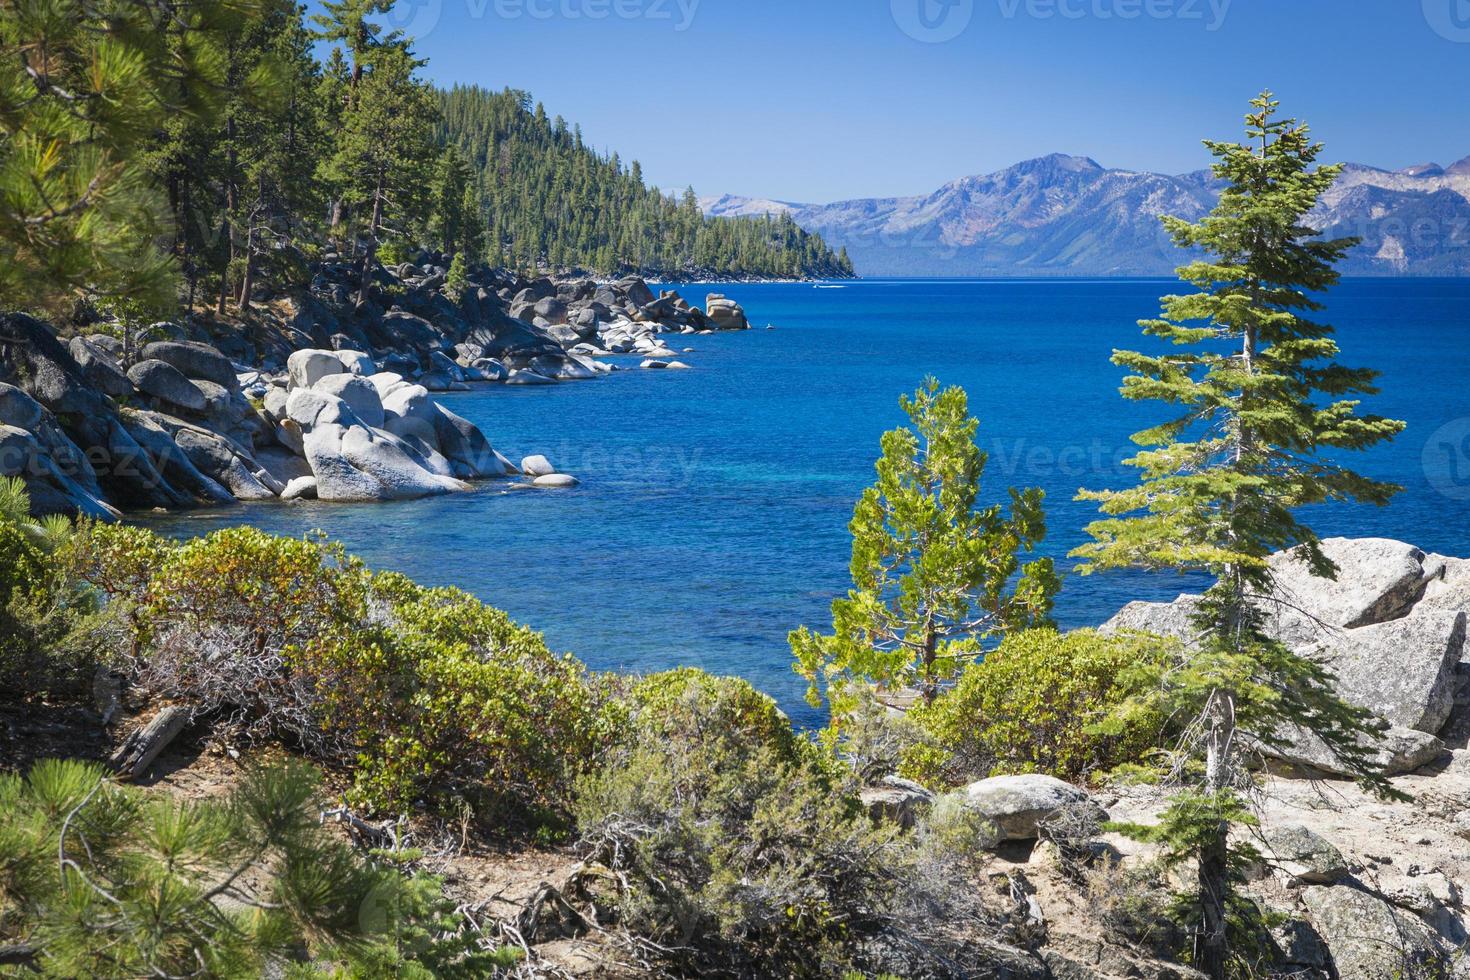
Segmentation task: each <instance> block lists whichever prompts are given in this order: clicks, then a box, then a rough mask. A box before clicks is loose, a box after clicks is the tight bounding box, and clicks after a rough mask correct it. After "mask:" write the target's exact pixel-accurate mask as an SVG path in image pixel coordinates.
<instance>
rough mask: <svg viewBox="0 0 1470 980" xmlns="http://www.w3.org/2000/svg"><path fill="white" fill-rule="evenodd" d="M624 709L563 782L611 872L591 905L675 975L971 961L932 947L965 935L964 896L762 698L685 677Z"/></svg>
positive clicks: (592, 853) (957, 943)
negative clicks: (616, 738) (609, 742)
mask: <svg viewBox="0 0 1470 980" xmlns="http://www.w3.org/2000/svg"><path fill="white" fill-rule="evenodd" d="M626 704H627V713H628V725H627V728H626V731H625V736H624V738H623V739H622V740H621V741H620V743H619V744H618V745H617V746H615V747H614V748H613V749H612V750H610V751H609V752H608V754H607V755H606V756H605V757H604V759H603V761H602V765H601V766H599V767H598V768H597V769H596V770H595V771H594V772H591V773H589V774H588V775H586V776H584V777H583V778H582V779H581V780H579V782H578V797H577V810H576V812H577V817H578V823H579V828H580V830H581V835H582V836H581V847H582V849H583V851H584V853H585V854H586V857H587V865H586V866H587V867H594V868H595V867H607V868H611V869H612V870H613V871H614V872H615V875H614V876H612V877H611V878H602V879H600V881H601V882H602V887H604V888H609V887H611V888H613V889H614V890H613V893H612V894H598V895H597V896H595V899H594V900H595V901H597V902H598V903H599V905H611V906H612V907H613V908H615V910H616V913H617V916H618V921H619V922H620V924H621V925H622V927H623V928H624V929H626V930H628V931H629V932H631V933H633V934H634V935H635V936H637V937H639V938H640V939H641V940H642V941H643V942H645V943H647V944H651V945H649V946H647V947H646V949H647V950H648V951H649V953H650V955H653V956H656V957H660V958H662V959H663V960H665V961H666V963H665V965H666V966H667V967H668V968H669V969H670V970H671V971H672V972H673V973H675V974H676V975H690V976H704V975H716V976H793V977H801V976H841V975H842V974H843V973H844V972H845V971H847V970H857V971H860V972H862V973H863V975H875V974H878V973H882V972H885V971H886V972H892V973H898V974H901V975H904V976H939V975H952V974H951V973H948V972H947V970H948V969H950V968H952V967H953V964H954V962H957V960H954V959H951V957H958V958H959V960H965V959H967V958H968V959H973V958H974V957H975V956H977V955H979V953H978V950H971V949H969V948H968V945H967V943H966V942H965V941H963V940H961V939H959V938H958V937H956V936H952V935H949V934H948V933H947V930H948V929H949V927H950V926H952V925H955V924H956V923H963V924H964V928H973V927H975V926H976V925H977V924H979V920H978V919H977V916H978V915H979V914H980V911H979V910H978V909H977V908H976V907H975V905H974V902H973V898H974V894H975V892H974V889H973V888H972V887H969V886H968V884H966V885H965V887H963V888H962V889H957V890H950V889H949V884H950V883H952V882H954V881H955V880H956V878H955V876H954V875H953V874H952V869H951V870H947V871H945V872H943V873H942V874H940V875H936V874H934V873H933V867H932V866H931V865H930V864H929V863H928V859H929V856H928V855H925V854H922V853H921V852H920V851H919V850H918V849H917V848H916V847H915V846H914V844H913V842H912V838H910V837H907V836H905V835H902V834H901V833H899V831H898V829H897V828H896V827H894V826H892V825H887V824H875V823H874V822H873V821H872V820H871V819H870V818H869V817H868V816H867V814H866V812H865V810H864V808H863V807H862V806H861V804H860V803H859V801H858V800H857V799H856V797H855V796H854V795H853V794H852V792H851V789H852V787H851V786H850V785H849V784H848V783H846V782H845V781H843V779H842V774H843V772H844V770H841V769H838V768H836V767H834V766H832V765H831V763H830V762H829V758H828V757H827V756H826V755H825V754H824V753H822V752H820V751H818V750H817V749H816V747H815V746H813V745H812V744H811V743H809V742H807V741H806V740H804V739H802V738H800V737H799V736H797V735H795V734H793V733H792V731H791V729H790V726H789V725H788V724H786V722H785V720H784V718H782V716H781V714H780V712H779V710H778V709H777V708H776V705H775V704H774V702H772V701H771V699H770V698H767V697H765V696H764V695H762V694H760V693H758V692H757V691H755V690H754V689H753V688H752V687H751V686H750V685H749V684H747V683H746V682H744V681H741V680H735V679H731V678H716V677H711V676H709V675H707V674H704V673H703V672H701V671H698V670H693V669H683V670H676V671H671V672H669V673H666V674H659V675H656V676H653V677H650V678H647V679H646V680H643V681H641V682H639V683H638V684H637V685H636V686H635V687H634V688H633V689H632V690H631V691H630V692H629V693H628V695H627V697H626ZM933 856H934V857H935V858H936V859H937V860H938V861H939V862H940V863H941V864H944V865H946V866H949V865H951V864H952V858H951V856H950V855H948V854H940V853H938V852H935V854H934V855H933ZM614 879H615V880H616V881H618V882H619V883H620V884H618V885H617V886H608V885H607V882H608V881H610V880H614ZM624 886H626V887H624ZM593 887H596V886H593ZM961 909H963V911H961ZM939 964H945V966H943V967H941V966H940V965H939ZM897 965H901V966H902V969H894V968H893V967H894V966H897ZM977 975H978V973H977Z"/></svg>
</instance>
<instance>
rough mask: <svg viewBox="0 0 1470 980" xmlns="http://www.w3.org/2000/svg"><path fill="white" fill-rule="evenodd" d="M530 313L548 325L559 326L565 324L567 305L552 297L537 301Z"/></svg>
mask: <svg viewBox="0 0 1470 980" xmlns="http://www.w3.org/2000/svg"><path fill="white" fill-rule="evenodd" d="M532 311H533V312H534V313H535V314H536V316H538V317H540V318H541V319H543V320H545V321H546V322H547V323H549V324H553V325H556V326H560V325H561V324H564V323H566V322H567V304H566V303H564V302H563V301H561V300H560V299H557V298H556V297H554V296H548V297H547V298H546V299H542V300H537V301H536V305H535V306H534V307H532Z"/></svg>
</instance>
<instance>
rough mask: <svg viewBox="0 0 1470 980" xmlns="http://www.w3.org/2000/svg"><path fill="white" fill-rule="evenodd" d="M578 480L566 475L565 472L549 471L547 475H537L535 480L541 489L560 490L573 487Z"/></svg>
mask: <svg viewBox="0 0 1470 980" xmlns="http://www.w3.org/2000/svg"><path fill="white" fill-rule="evenodd" d="M578 482H579V481H578V480H577V478H576V477H575V476H568V475H567V474H565V473H551V474H548V475H547V476H538V477H536V481H535V483H536V486H538V487H541V488H542V489H543V490H560V489H564V488H566V487H574V486H576V485H577V483H578Z"/></svg>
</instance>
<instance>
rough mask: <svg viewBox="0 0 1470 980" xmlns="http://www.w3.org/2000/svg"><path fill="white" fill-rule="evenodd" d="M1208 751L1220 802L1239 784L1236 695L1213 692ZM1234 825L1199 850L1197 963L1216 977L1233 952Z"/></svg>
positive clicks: (1210, 786) (1211, 787)
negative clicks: (1229, 925) (1230, 909)
mask: <svg viewBox="0 0 1470 980" xmlns="http://www.w3.org/2000/svg"><path fill="white" fill-rule="evenodd" d="M1207 711H1208V725H1209V731H1208V734H1207V735H1206V738H1207V745H1206V750H1205V792H1206V793H1208V794H1209V796H1210V799H1211V802H1212V803H1213V802H1216V801H1218V800H1219V798H1220V796H1221V794H1223V793H1226V792H1228V791H1229V789H1230V787H1231V786H1232V784H1233V782H1234V772H1233V768H1234V764H1233V755H1234V742H1235V695H1233V694H1232V693H1230V692H1229V691H1224V690H1217V691H1215V692H1214V693H1213V694H1212V695H1211V696H1210V705H1209V708H1208V709H1207ZM1229 846H1230V824H1229V823H1228V822H1226V821H1224V820H1221V821H1219V822H1218V823H1217V824H1216V825H1215V827H1214V828H1213V832H1212V833H1211V834H1210V835H1209V837H1208V839H1207V840H1206V841H1205V842H1204V843H1203V844H1201V845H1200V849H1199V855H1198V857H1199V878H1198V880H1199V904H1200V929H1199V934H1198V935H1197V936H1196V937H1195V965H1196V966H1197V967H1199V969H1200V970H1202V971H1204V973H1205V974H1207V975H1208V976H1210V977H1211V978H1213V980H1224V977H1225V968H1226V961H1227V957H1228V953H1229V935H1228V933H1227V929H1226V914H1227V899H1228V894H1229V888H1230V880H1229V870H1230V868H1229Z"/></svg>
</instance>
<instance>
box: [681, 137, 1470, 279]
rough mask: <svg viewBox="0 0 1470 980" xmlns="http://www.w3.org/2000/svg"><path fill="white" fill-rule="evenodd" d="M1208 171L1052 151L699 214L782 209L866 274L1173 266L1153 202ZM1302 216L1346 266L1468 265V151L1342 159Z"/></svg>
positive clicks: (1187, 204)
mask: <svg viewBox="0 0 1470 980" xmlns="http://www.w3.org/2000/svg"><path fill="white" fill-rule="evenodd" d="M1218 195H1219V184H1218V182H1217V181H1215V180H1214V178H1213V177H1212V176H1211V175H1210V173H1209V172H1208V171H1197V172H1195V173H1188V174H1181V175H1178V176H1170V175H1167V174H1155V173H1146V172H1140V171H1133V170H1113V169H1108V168H1105V167H1103V166H1102V165H1101V164H1099V163H1097V161H1095V160H1092V159H1090V158H1088V157H1077V156H1067V155H1065V154H1060V153H1057V154H1052V155H1051V156H1046V157H1041V158H1039V159H1036V160H1027V161H1025V162H1024V163H1018V164H1016V165H1015V166H1013V167H1007V168H1006V169H1005V170H1001V171H997V172H996V173H993V174H985V175H981V176H975V177H963V178H961V179H959V180H956V181H953V182H951V183H949V184H945V185H944V186H943V187H941V188H939V190H937V191H935V192H934V193H932V194H929V195H926V196H922V197H892V198H870V199H864V200H855V201H839V202H837V203H834V204H797V203H793V202H789V201H774V200H768V199H765V198H747V197H738V196H734V195H730V194H726V195H724V196H722V197H714V198H701V199H700V206H701V207H702V208H704V210H705V212H706V213H707V214H711V215H722V216H728V217H736V216H742V215H746V216H748V215H757V214H766V213H770V214H790V215H791V217H792V218H793V219H794V220H795V221H796V223H797V224H798V225H800V226H801V227H802V228H804V229H806V230H807V231H809V232H812V233H815V234H819V235H821V236H822V238H823V239H825V240H826V242H827V244H828V245H830V246H831V247H832V248H839V247H846V249H847V252H848V255H849V256H850V257H851V258H852V261H853V264H854V266H855V267H856V269H857V271H858V273H859V274H860V275H867V276H1142V275H1170V274H1172V273H1173V271H1174V269H1175V267H1177V266H1178V265H1180V264H1181V263H1180V259H1181V255H1180V252H1179V251H1178V249H1176V248H1175V247H1174V245H1173V243H1172V241H1170V239H1169V237H1168V236H1167V235H1166V234H1165V233H1164V231H1163V228H1162V226H1161V225H1160V223H1159V220H1158V219H1159V215H1161V214H1172V215H1175V216H1177V217H1180V218H1186V219H1196V218H1199V217H1200V216H1201V215H1203V214H1205V213H1206V212H1208V211H1209V210H1210V209H1211V208H1212V207H1214V205H1215V201H1216V200H1217V198H1218ZM1312 221H1313V222H1314V223H1315V224H1316V225H1317V226H1318V227H1320V228H1322V229H1323V230H1324V232H1325V233H1327V234H1328V235H1331V236H1333V237H1338V236H1345V235H1356V236H1358V237H1361V238H1362V239H1363V244H1362V245H1360V246H1359V247H1358V248H1356V249H1354V250H1353V251H1352V253H1351V254H1350V255H1349V256H1348V258H1347V259H1346V260H1345V262H1344V263H1343V267H1342V268H1343V271H1344V272H1345V273H1347V274H1350V275H1418V276H1470V157H1466V158H1465V159H1464V160H1461V161H1459V162H1458V163H1455V164H1453V165H1451V166H1449V167H1441V166H1440V165H1438V164H1434V163H1425V164H1420V165H1418V166H1414V167H1409V168H1406V169H1404V170H1397V171H1390V170H1380V169H1378V168H1375V167H1365V166H1361V165H1358V164H1348V165H1347V166H1346V167H1345V169H1344V171H1343V175H1342V177H1341V178H1340V179H1339V180H1338V182H1337V183H1336V184H1335V185H1334V186H1333V188H1332V190H1331V191H1329V192H1328V194H1327V195H1326V196H1325V197H1324V199H1323V202H1322V206H1321V207H1320V208H1319V209H1318V210H1317V211H1316V212H1314V213H1313V215H1312Z"/></svg>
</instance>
